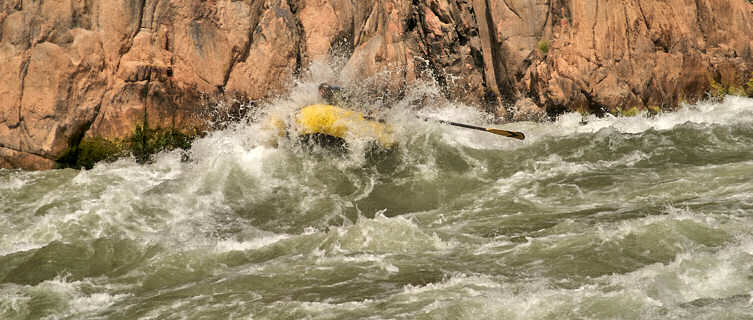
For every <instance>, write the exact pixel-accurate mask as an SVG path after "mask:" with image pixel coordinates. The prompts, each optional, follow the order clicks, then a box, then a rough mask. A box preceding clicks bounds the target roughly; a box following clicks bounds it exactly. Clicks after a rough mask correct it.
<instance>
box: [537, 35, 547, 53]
mask: <svg viewBox="0 0 753 320" xmlns="http://www.w3.org/2000/svg"><path fill="white" fill-rule="evenodd" d="M538 47H539V50H540V51H541V53H543V54H544V55H546V54H547V53H549V40H547V39H541V40H539V43H538Z"/></svg>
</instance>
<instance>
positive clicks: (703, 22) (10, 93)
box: [0, 0, 753, 169]
mask: <svg viewBox="0 0 753 320" xmlns="http://www.w3.org/2000/svg"><path fill="white" fill-rule="evenodd" d="M333 51H337V52H338V53H339V54H344V55H345V58H346V59H347V63H346V64H345V66H344V68H343V70H342V75H341V78H342V79H344V80H352V81H357V80H362V79H368V78H370V77H373V76H375V75H378V74H382V75H386V76H382V78H381V79H382V80H383V81H381V82H379V83H374V85H378V86H382V87H381V88H380V89H381V90H385V91H386V92H392V93H395V94H398V93H399V92H400V90H402V88H405V86H406V85H407V84H410V83H411V82H413V81H416V80H417V79H425V78H428V79H430V80H433V81H436V82H437V83H439V84H440V85H441V87H442V88H443V91H444V93H445V95H446V96H447V97H448V98H450V99H455V100H458V101H461V102H464V103H469V104H474V105H478V106H480V107H482V108H486V109H487V110H489V111H492V112H495V113H497V114H498V115H500V116H503V117H511V116H520V115H525V114H537V113H541V112H543V111H546V112H549V113H557V112H562V111H565V110H582V111H591V112H597V113H598V112H605V111H612V112H614V111H616V110H624V109H627V108H638V109H642V108H647V107H661V108H673V107H674V106H676V105H677V104H678V103H679V102H682V101H694V100H697V99H699V98H702V97H704V94H705V93H706V92H708V91H709V90H710V89H711V86H712V84H721V85H723V86H737V85H740V84H741V83H744V82H745V81H747V80H748V79H749V78H751V77H753V53H752V52H753V4H751V3H750V2H749V1H747V0H728V1H717V0H692V1H691V0H667V1H645V0H620V1H616V0H611V1H608V0H458V1H447V0H410V1H409V0H370V1H361V0H358V1H356V0H251V1H249V0H246V1H230V0H209V1H199V0H185V1H177V0H99V1H97V0H58V1H32V0H6V1H4V2H2V3H1V4H0V167H22V168H30V169H44V168H52V167H54V166H55V164H56V162H55V161H56V160H57V159H59V158H60V157H61V156H62V155H63V154H64V153H65V152H66V150H68V149H69V148H71V147H73V146H76V145H77V144H78V143H79V142H80V141H81V139H84V138H86V137H92V138H105V139H122V138H125V137H127V136H128V135H129V134H131V133H132V132H133V131H134V130H135V129H136V127H138V126H148V127H150V128H170V129H175V130H178V131H182V132H194V131H195V130H202V129H204V126H205V123H204V122H203V119H205V118H206V111H207V110H206V108H207V107H208V106H207V105H206V104H203V103H202V100H203V99H204V98H205V97H218V96H225V97H241V98H243V99H247V100H256V99H263V98H265V97H269V96H273V95H277V94H282V93H284V91H285V89H286V88H287V87H288V85H289V83H290V81H291V80H292V79H294V78H295V77H296V76H298V75H299V74H300V73H301V72H303V71H305V70H306V69H307V68H308V66H309V65H310V64H311V62H312V61H315V60H317V59H327V58H328V57H329V56H330V55H331V54H332V52H333ZM384 71H389V72H386V73H385V72H384ZM515 101H523V102H524V103H517V104H515V105H516V106H525V107H524V108H525V109H526V110H525V112H522V111H521V112H514V113H515V114H513V115H511V114H508V111H507V109H506V108H505V107H504V106H512V105H513V103H514V102H515ZM521 108H523V107H521ZM537 109H538V110H539V111H538V112H537V111H536V110H537ZM513 111H515V110H513Z"/></svg>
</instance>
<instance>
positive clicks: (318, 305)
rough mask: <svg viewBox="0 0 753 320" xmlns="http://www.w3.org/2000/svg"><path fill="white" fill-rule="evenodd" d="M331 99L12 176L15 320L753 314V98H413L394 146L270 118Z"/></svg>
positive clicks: (9, 253) (0, 202)
mask: <svg viewBox="0 0 753 320" xmlns="http://www.w3.org/2000/svg"><path fill="white" fill-rule="evenodd" d="M317 99H318V96H317V94H316V86H315V84H306V83H304V84H300V85H299V86H298V87H296V88H295V89H294V90H293V93H292V94H291V95H290V96H287V97H284V98H281V99H280V100H279V101H275V102H273V103H271V105H270V106H267V107H266V108H265V109H264V110H262V111H260V113H258V114H252V115H251V116H250V120H249V121H242V122H240V123H237V124H234V125H231V126H229V127H228V128H227V129H224V130H221V131H215V132H211V133H209V134H208V135H207V136H205V137H203V138H200V139H198V140H196V141H195V142H194V144H193V146H192V147H191V149H190V150H187V151H180V150H176V151H171V152H164V153H161V154H158V155H156V156H155V158H154V161H153V162H152V163H148V164H143V165H142V164H138V163H136V161H135V160H134V159H131V158H124V159H120V160H117V161H115V162H112V163H99V164H97V165H96V166H95V167H94V168H93V169H91V170H88V171H87V170H84V171H76V170H72V169H64V170H51V171H44V172H24V171H15V170H0V215H2V216H1V217H0V318H2V319H38V318H47V319H200V318H207V319H216V318H222V319H224V318H233V319H238V318H242V319H360V318H369V319H562V318H577V319H605V318H610V319H691V318H695V319H744V318H753V100H751V99H748V98H741V97H727V98H726V99H724V101H717V102H701V103H698V104H694V105H685V106H683V107H682V108H681V109H680V110H678V111H676V112H671V113H662V114H659V115H654V116H651V115H648V114H641V115H638V116H634V117H612V116H607V117H603V118H597V117H594V116H585V117H584V116H581V115H580V114H575V113H573V114H565V115H562V116H560V117H559V118H558V119H557V120H556V121H553V122H546V123H533V122H519V123H509V124H503V125H494V124H491V123H490V122H489V119H488V118H487V116H486V115H485V114H483V113H480V112H478V111H475V110H474V109H473V108H470V107H467V106H463V105H457V104H451V103H445V104H442V105H439V106H436V107H433V108H426V109H422V110H419V111H410V110H409V108H408V106H407V102H399V103H398V104H396V105H395V106H393V108H392V109H390V111H388V112H386V113H385V114H384V115H383V116H384V117H385V119H386V120H387V123H390V124H391V125H392V126H393V130H394V132H395V136H396V140H397V143H398V146H397V148H396V149H395V150H392V151H391V152H381V153H380V152H377V153H374V152H370V151H369V150H370V149H369V147H368V145H369V142H368V141H361V140H360V139H357V138H353V139H351V140H348V143H349V148H350V150H351V151H350V152H348V153H344V154H343V153H332V152H329V150H327V149H326V148H318V147H315V148H313V149H312V148H308V147H306V146H302V145H301V143H300V142H298V141H295V140H291V139H287V138H286V137H281V136H279V135H278V132H277V131H275V130H274V129H272V128H269V127H268V125H266V124H265V122H264V121H263V119H265V118H266V117H268V116H270V115H275V114H277V115H281V116H284V115H285V114H286V113H289V112H291V110H294V109H295V108H296V106H300V105H305V104H308V103H314V102H317ZM408 100H409V99H406V101H408ZM415 113H417V114H418V115H420V116H424V117H432V118H436V119H448V120H452V121H457V122H464V123H471V124H476V125H483V126H496V127H499V128H503V129H506V130H515V131H522V132H524V133H525V134H526V137H527V138H526V140H524V141H518V140H514V139H507V138H504V137H500V136H496V135H492V134H488V133H483V132H478V131H472V130H464V129H461V128H454V127H449V126H444V125H441V124H438V123H434V122H431V121H417V120H416V118H415V117H413V116H412V114H415ZM186 159H188V160H186Z"/></svg>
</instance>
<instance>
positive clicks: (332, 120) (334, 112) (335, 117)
mask: <svg viewBox="0 0 753 320" xmlns="http://www.w3.org/2000/svg"><path fill="white" fill-rule="evenodd" d="M273 123H274V126H275V127H278V128H281V125H282V122H281V121H279V120H273ZM293 127H294V130H291V131H292V132H289V133H292V134H295V135H296V136H299V137H305V136H310V135H323V136H328V137H334V138H339V139H343V140H345V141H348V140H352V139H367V140H372V141H374V142H376V143H377V144H378V145H379V146H380V147H383V148H390V147H392V145H393V144H394V143H395V140H394V138H393V135H392V130H391V128H390V126H389V125H387V124H384V123H381V122H379V121H376V120H371V119H368V118H367V117H365V116H364V115H363V114H362V113H360V112H357V111H352V110H348V109H343V108H339V107H336V106H332V105H326V104H312V105H308V106H305V107H303V108H301V109H300V110H299V111H298V113H296V115H295V125H294V126H293Z"/></svg>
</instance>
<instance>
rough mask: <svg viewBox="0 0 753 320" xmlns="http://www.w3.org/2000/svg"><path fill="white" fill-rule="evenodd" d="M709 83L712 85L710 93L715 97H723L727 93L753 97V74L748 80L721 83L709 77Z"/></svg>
mask: <svg viewBox="0 0 753 320" xmlns="http://www.w3.org/2000/svg"><path fill="white" fill-rule="evenodd" d="M735 78H736V77H735ZM737 81H739V78H738V80H737ZM737 81H735V82H737ZM709 85H710V86H711V92H710V94H711V96H713V97H717V98H721V97H724V96H726V95H733V96H748V97H753V75H751V77H750V79H748V80H747V82H746V81H745V80H743V81H740V82H737V83H719V82H716V80H714V79H713V78H711V77H709Z"/></svg>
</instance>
